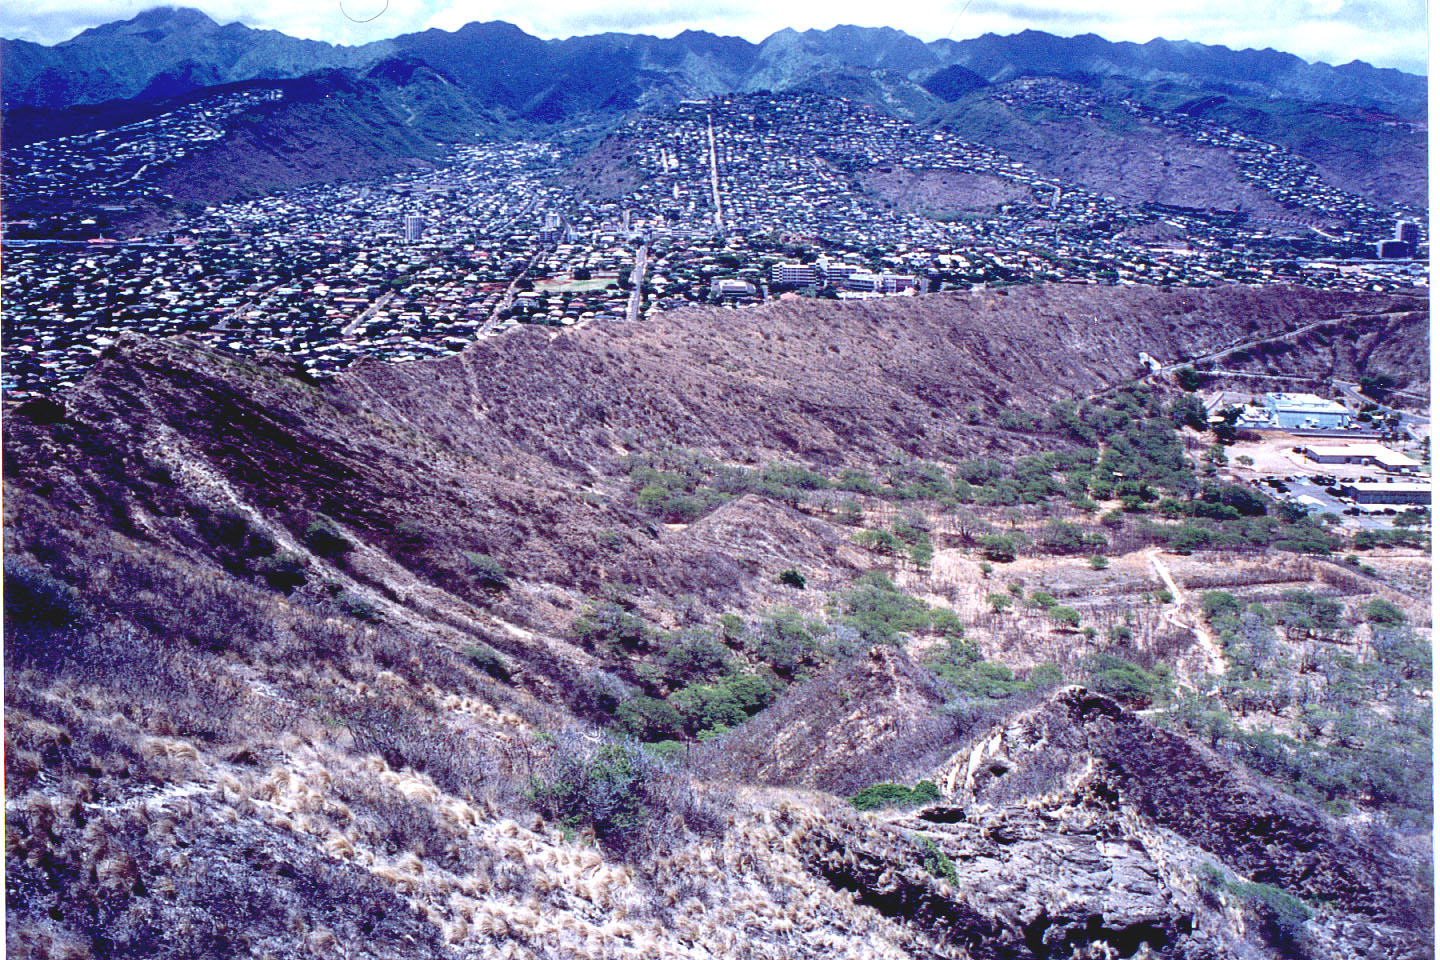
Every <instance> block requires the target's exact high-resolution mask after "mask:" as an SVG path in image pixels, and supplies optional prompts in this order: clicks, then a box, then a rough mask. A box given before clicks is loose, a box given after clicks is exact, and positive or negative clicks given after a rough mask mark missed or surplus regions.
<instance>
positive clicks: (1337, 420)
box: [1265, 393, 1350, 430]
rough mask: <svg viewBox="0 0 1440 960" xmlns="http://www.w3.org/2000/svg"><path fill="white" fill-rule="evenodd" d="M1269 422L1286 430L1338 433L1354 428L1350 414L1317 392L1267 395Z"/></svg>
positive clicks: (1266, 408)
mask: <svg viewBox="0 0 1440 960" xmlns="http://www.w3.org/2000/svg"><path fill="white" fill-rule="evenodd" d="M1265 412H1266V415H1267V419H1269V420H1270V422H1271V423H1272V424H1273V425H1274V426H1277V427H1281V428H1283V429H1302V430H1303V429H1310V430H1335V429H1339V428H1341V427H1348V426H1350V411H1349V410H1348V409H1346V408H1345V407H1344V406H1343V405H1341V404H1338V403H1336V402H1335V401H1334V400H1326V399H1325V398H1324V397H1317V396H1315V394H1313V393H1271V394H1266V396H1265Z"/></svg>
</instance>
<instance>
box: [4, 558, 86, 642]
mask: <svg viewBox="0 0 1440 960" xmlns="http://www.w3.org/2000/svg"><path fill="white" fill-rule="evenodd" d="M79 618H80V604H79V594H78V593H77V592H76V590H75V588H74V587H72V586H70V585H69V584H67V583H65V582H64V581H62V580H58V579H56V578H55V577H54V576H52V575H51V574H50V572H49V571H48V570H46V569H45V568H44V567H41V566H39V565H37V564H34V563H31V562H30V561H28V560H24V559H22V558H19V557H6V558H5V629H6V630H17V629H26V630H36V629H38V630H58V629H62V628H65V627H69V626H72V625H73V624H74V623H75V622H76V621H77V620H78V619H79Z"/></svg>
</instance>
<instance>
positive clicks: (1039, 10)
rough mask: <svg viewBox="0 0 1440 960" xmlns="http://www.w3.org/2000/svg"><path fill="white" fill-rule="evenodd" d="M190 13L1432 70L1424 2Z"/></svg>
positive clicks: (636, 3) (516, 6)
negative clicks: (1221, 52)
mask: <svg viewBox="0 0 1440 960" xmlns="http://www.w3.org/2000/svg"><path fill="white" fill-rule="evenodd" d="M157 5H159V4H157V2H156V0H32V2H28V3H22V2H19V0H16V2H11V3H6V4H4V10H3V12H0V36H5V37H12V38H13V37H18V38H22V39H25V40H33V41H36V42H39V43H58V42H59V41H61V40H65V39H68V38H69V37H71V36H74V35H75V34H76V33H78V32H79V31H81V30H83V29H85V28H87V27H92V26H96V25H98V24H101V23H107V22H109V21H112V20H126V19H129V18H130V17H132V16H134V15H135V14H137V13H139V12H140V11H142V10H145V9H148V8H150V7H153V6H157ZM184 5H186V6H193V7H196V8H198V9H201V10H204V11H205V12H206V13H207V14H209V15H210V16H211V17H212V18H214V19H215V20H217V21H219V22H220V23H230V22H232V21H239V22H240V23H244V24H246V25H248V26H251V27H265V28H269V29H274V30H280V31H282V32H284V33H288V34H290V35H291V36H297V37H307V38H310V39H315V40H326V41H329V42H331V43H347V44H355V43H366V42H368V41H371V40H381V39H385V38H387V37H393V36H396V35H398V34H401V33H410V32H413V31H417V30H425V29H428V28H431V27H438V28H440V29H443V30H454V29H456V28H458V27H460V26H463V25H464V24H466V23H469V22H471V21H474V20H505V21H508V22H510V23H514V24H516V25H518V26H519V27H521V28H522V29H524V30H525V31H526V32H528V33H531V34H534V35H536V36H540V37H547V38H548V37H570V36H576V35H583V34H591V33H603V32H607V31H617V32H623V33H648V34H653V35H655V36H661V37H669V36H674V35H675V34H676V33H679V32H680V31H682V30H687V29H692V30H709V31H711V32H712V33H718V34H724V35H730V36H741V37H745V38H746V39H747V40H751V41H759V40H762V39H764V38H765V37H766V36H768V35H770V34H771V33H773V32H775V31H776V30H780V29H783V28H785V27H794V28H795V29H798V30H806V29H810V28H816V29H821V30H824V29H828V28H830V27H833V26H835V25H836V24H841V23H849V24H856V25H859V26H867V27H880V26H888V27H895V28H896V29H899V30H904V31H905V32H906V33H909V34H912V35H914V36H916V37H919V38H920V39H922V40H937V39H940V38H943V37H949V38H951V39H954V40H963V39H966V38H968V37H977V36H980V35H981V34H983V33H1000V34H1009V33H1017V32H1019V31H1021V30H1025V29H1035V30H1044V31H1047V32H1049V33H1055V34H1059V35H1062V36H1074V35H1076V34H1081V33H1096V34H1099V35H1100V36H1102V37H1105V38H1106V39H1108V40H1133V41H1136V42H1141V43H1143V42H1145V41H1147V40H1151V39H1154V38H1155V37H1164V38H1166V39H1168V40H1193V41H1196V42H1199V43H1214V44H1222V45H1224V46H1227V47H1232V48H1237V49H1238V48H1244V47H1254V48H1264V47H1273V48H1274V49H1276V50H1283V51H1285V52H1287V53H1293V54H1296V55H1298V56H1301V57H1303V58H1305V59H1306V60H1312V61H1321V62H1325V63H1331V64H1342V63H1348V62H1350V61H1351V60H1364V61H1366V62H1368V63H1372V64H1374V65H1376V66H1381V67H1396V68H1398V69H1401V70H1406V71H1408V72H1410V73H1426V72H1428V70H1427V47H1428V42H1427V41H1428V38H1427V29H1428V27H1427V18H1426V4H1425V0H1144V2H1136V0H893V2H890V3H876V2H875V0H791V2H790V3H775V2H773V0H711V2H710V3H708V4H707V3H696V2H695V0H605V2H601V3H597V2H596V0H546V2H545V3H542V4H537V3H535V2H534V0H481V2H475V0H300V2H296V0H192V2H189V3H186V4H184ZM356 21H368V22H364V23H360V22H356Z"/></svg>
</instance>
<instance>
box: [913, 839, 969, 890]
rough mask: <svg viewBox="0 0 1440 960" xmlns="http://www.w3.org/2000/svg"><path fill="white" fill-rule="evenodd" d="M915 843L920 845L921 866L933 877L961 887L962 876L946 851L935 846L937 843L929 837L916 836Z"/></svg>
mask: <svg viewBox="0 0 1440 960" xmlns="http://www.w3.org/2000/svg"><path fill="white" fill-rule="evenodd" d="M915 841H916V842H917V843H918V844H919V845H920V850H921V858H920V865H921V866H923V867H924V868H925V871H926V872H927V873H929V874H930V875H931V876H932V877H936V878H938V879H940V880H948V881H950V882H951V883H953V884H955V885H956V886H959V885H960V874H959V873H957V872H956V870H955V864H954V863H953V862H952V861H951V859H950V858H949V857H947V856H946V855H945V851H943V850H941V849H940V848H939V847H937V846H935V841H933V840H931V839H930V838H929V837H925V836H921V835H920V834H916V835H915Z"/></svg>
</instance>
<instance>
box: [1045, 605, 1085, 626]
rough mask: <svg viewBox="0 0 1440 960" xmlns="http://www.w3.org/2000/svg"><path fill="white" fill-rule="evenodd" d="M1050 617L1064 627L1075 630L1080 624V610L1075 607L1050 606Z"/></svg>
mask: <svg viewBox="0 0 1440 960" xmlns="http://www.w3.org/2000/svg"><path fill="white" fill-rule="evenodd" d="M1050 619H1051V620H1054V621H1055V622H1056V623H1057V624H1059V625H1060V626H1062V627H1068V628H1069V629H1071V630H1074V629H1076V628H1078V627H1079V626H1080V611H1078V610H1076V609H1075V608H1074V607H1062V606H1054V607H1051V608H1050Z"/></svg>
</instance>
